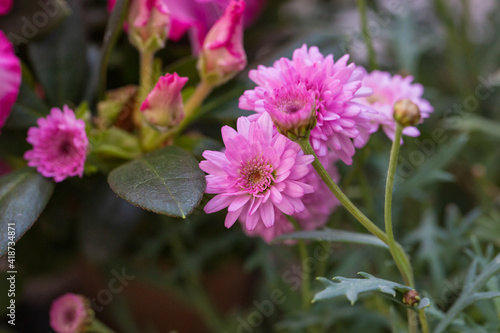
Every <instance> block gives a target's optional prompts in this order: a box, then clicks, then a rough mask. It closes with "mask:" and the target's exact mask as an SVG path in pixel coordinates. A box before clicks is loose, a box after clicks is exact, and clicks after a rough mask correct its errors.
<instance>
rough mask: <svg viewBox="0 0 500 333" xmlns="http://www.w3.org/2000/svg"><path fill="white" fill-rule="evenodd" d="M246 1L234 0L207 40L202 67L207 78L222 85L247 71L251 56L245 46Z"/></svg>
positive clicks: (203, 76) (214, 83) (203, 77)
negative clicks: (241, 72)
mask: <svg viewBox="0 0 500 333" xmlns="http://www.w3.org/2000/svg"><path fill="white" fill-rule="evenodd" d="M244 10H245V2H243V1H242V0H232V1H231V2H230V3H229V5H228V6H227V8H226V10H225V12H224V14H223V15H222V17H221V18H220V19H219V20H218V21H217V22H215V24H214V25H213V27H212V28H211V29H210V31H209V32H208V34H207V36H206V37H205V41H204V42H203V46H202V50H201V54H200V56H199V58H198V70H199V72H200V76H201V77H202V79H203V80H205V81H206V82H208V83H209V84H212V85H220V84H222V83H224V82H226V81H228V80H230V79H231V78H233V77H234V76H235V75H236V74H237V73H238V72H240V71H241V70H243V68H245V66H246V64H247V57H246V54H245V50H244V48H243V12H244Z"/></svg>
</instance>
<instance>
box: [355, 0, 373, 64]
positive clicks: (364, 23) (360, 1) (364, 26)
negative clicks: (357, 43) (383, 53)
mask: <svg viewBox="0 0 500 333" xmlns="http://www.w3.org/2000/svg"><path fill="white" fill-rule="evenodd" d="M356 3H357V5H358V10H359V15H360V16H361V33H362V34H363V39H364V40H365V44H366V48H367V49H368V61H369V65H370V70H374V69H377V68H378V66H377V60H376V59H375V50H374V48H373V43H372V37H371V35H370V30H369V29H368V20H367V18H366V1H365V0H356Z"/></svg>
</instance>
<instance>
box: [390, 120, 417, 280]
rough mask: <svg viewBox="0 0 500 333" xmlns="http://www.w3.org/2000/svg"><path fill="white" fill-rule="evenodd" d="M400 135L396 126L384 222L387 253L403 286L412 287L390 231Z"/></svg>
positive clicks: (400, 131)
mask: <svg viewBox="0 0 500 333" xmlns="http://www.w3.org/2000/svg"><path fill="white" fill-rule="evenodd" d="M402 135H403V128H402V127H401V125H399V124H397V125H396V132H395V134H394V140H393V141H392V147H391V156H390V159H389V170H388V171H387V181H386V183H385V204H384V221H385V232H386V234H387V240H388V244H387V245H389V251H390V252H391V255H392V257H393V258H394V259H395V262H396V266H397V267H398V270H399V271H400V272H401V275H402V276H403V279H404V281H405V284H406V285H407V286H410V287H412V286H413V279H412V278H411V277H410V274H409V273H408V272H406V271H405V268H404V267H403V263H402V262H401V260H399V257H398V251H397V246H396V241H395V240H394V231H393V229H392V191H393V189H394V175H395V173H396V165H397V163H398V155H399V147H400V146H401V136H402Z"/></svg>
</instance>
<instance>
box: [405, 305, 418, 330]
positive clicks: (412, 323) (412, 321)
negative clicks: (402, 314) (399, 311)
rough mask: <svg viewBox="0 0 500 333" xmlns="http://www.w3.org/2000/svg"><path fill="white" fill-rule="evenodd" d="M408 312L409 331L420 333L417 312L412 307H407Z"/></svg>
mask: <svg viewBox="0 0 500 333" xmlns="http://www.w3.org/2000/svg"><path fill="white" fill-rule="evenodd" d="M406 313H407V315H408V332H409V333H418V323H417V316H416V314H415V312H414V311H413V310H412V309H407V310H406Z"/></svg>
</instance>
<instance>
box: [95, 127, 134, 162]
mask: <svg viewBox="0 0 500 333" xmlns="http://www.w3.org/2000/svg"><path fill="white" fill-rule="evenodd" d="M90 143H91V144H92V154H98V155H101V156H102V157H117V158H122V159H126V160H130V159H133V158H136V157H138V156H139V155H140V154H141V146H140V143H139V139H138V138H137V137H136V136H135V135H132V134H130V133H129V132H127V131H124V130H122V129H120V128H118V127H114V126H113V127H110V128H109V129H107V130H105V131H102V132H101V131H98V132H97V133H93V134H92V135H91V136H90Z"/></svg>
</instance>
